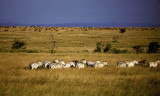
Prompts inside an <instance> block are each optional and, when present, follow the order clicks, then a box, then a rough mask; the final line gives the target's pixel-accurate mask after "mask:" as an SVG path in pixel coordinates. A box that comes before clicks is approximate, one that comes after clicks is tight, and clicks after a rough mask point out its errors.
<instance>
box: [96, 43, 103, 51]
mask: <svg viewBox="0 0 160 96" xmlns="http://www.w3.org/2000/svg"><path fill="white" fill-rule="evenodd" d="M103 50H104V43H96V49H95V50H94V51H95V52H103Z"/></svg>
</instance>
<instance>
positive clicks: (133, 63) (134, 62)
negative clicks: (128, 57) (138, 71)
mask: <svg viewBox="0 0 160 96" xmlns="http://www.w3.org/2000/svg"><path fill="white" fill-rule="evenodd" d="M135 64H136V65H138V61H137V60H134V61H131V62H128V61H126V67H134V65H135Z"/></svg>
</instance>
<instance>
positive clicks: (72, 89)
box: [0, 27, 160, 96]
mask: <svg viewBox="0 0 160 96" xmlns="http://www.w3.org/2000/svg"><path fill="white" fill-rule="evenodd" d="M114 36H118V37H119V38H118V42H113V37H114ZM15 39H19V40H21V41H24V42H26V43H27V44H26V46H25V47H24V48H22V49H11V47H12V44H13V42H14V40H15ZM52 41H54V42H56V43H55V44H56V48H55V50H54V51H55V53H53V54H52V55H51V53H50V50H51V49H52V46H53V45H52ZM97 42H102V43H110V44H111V45H112V47H113V48H118V49H127V50H128V51H129V52H128V53H125V54H113V53H95V52H93V50H94V49H95V48H96V43H97ZM150 42H158V43H159V44H160V28H127V29H126V32H125V33H123V34H122V33H119V28H61V27H59V28H51V27H0V95H2V96H70V95H75V96H104V95H113V96H137V95H139V96H159V95H160V90H159V89H160V66H158V67H157V68H148V67H144V66H136V67H134V68H118V67H117V66H116V63H117V62H118V61H126V60H127V61H131V60H134V59H136V60H138V61H141V60H144V59H145V60H147V62H148V61H154V60H156V59H160V54H159V53H156V54H147V53H141V54H136V53H135V50H133V49H132V47H133V46H136V45H143V46H144V50H147V47H145V46H148V44H149V43H150ZM55 58H58V59H63V60H64V61H66V62H69V61H72V60H81V59H83V58H85V59H86V60H92V61H95V60H101V61H107V62H108V64H109V66H108V67H105V68H99V69H95V68H84V69H76V68H70V69H56V70H52V69H43V68H40V69H38V70H29V67H28V65H29V63H30V62H36V61H37V60H41V61H45V60H47V61H52V60H53V59H55Z"/></svg>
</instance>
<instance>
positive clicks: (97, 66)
mask: <svg viewBox="0 0 160 96" xmlns="http://www.w3.org/2000/svg"><path fill="white" fill-rule="evenodd" d="M104 66H108V64H107V62H106V61H104V62H103V63H100V62H97V63H95V68H103V67H104Z"/></svg>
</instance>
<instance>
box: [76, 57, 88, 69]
mask: <svg viewBox="0 0 160 96" xmlns="http://www.w3.org/2000/svg"><path fill="white" fill-rule="evenodd" d="M86 63H87V61H86V59H82V60H81V61H80V63H77V67H78V69H81V68H84V65H85V64H86Z"/></svg>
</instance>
